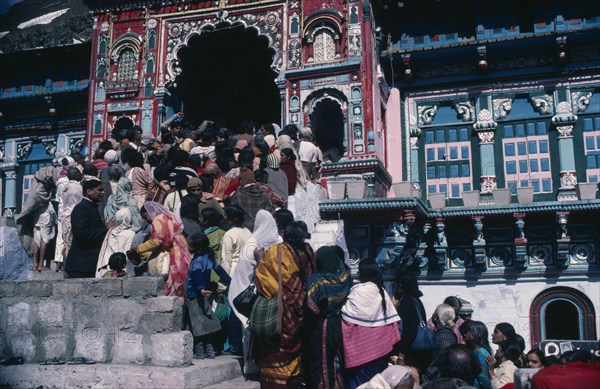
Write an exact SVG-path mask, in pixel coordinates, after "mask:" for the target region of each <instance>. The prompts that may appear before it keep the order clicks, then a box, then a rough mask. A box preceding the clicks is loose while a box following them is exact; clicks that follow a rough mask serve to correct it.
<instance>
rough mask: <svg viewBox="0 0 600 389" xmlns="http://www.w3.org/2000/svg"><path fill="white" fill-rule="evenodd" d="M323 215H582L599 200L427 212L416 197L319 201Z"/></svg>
mask: <svg viewBox="0 0 600 389" xmlns="http://www.w3.org/2000/svg"><path fill="white" fill-rule="evenodd" d="M319 209H320V211H321V212H323V213H331V212H338V213H349V212H389V211H393V210H407V209H413V210H415V211H416V212H417V214H422V215H423V216H425V217H428V218H435V217H444V218H446V217H461V216H463V217H464V216H488V215H513V214H515V213H517V214H520V213H523V214H531V213H544V212H585V211H598V210H600V200H578V201H545V202H538V203H531V204H510V205H483V206H479V207H446V208H444V209H439V210H436V209H430V208H427V207H426V206H425V204H424V203H423V201H422V200H421V199H418V198H372V199H344V200H324V201H321V202H319Z"/></svg>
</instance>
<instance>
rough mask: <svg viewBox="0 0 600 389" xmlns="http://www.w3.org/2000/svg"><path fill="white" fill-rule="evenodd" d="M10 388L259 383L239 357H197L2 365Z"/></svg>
mask: <svg viewBox="0 0 600 389" xmlns="http://www.w3.org/2000/svg"><path fill="white" fill-rule="evenodd" d="M4 385H6V387H10V388H15V389H16V388H35V387H40V386H43V387H44V388H131V389H134V388H140V389H141V388H144V389H145V388H165V389H171V388H221V389H225V388H232V389H235V388H238V389H250V388H252V389H254V388H259V387H260V384H259V383H258V382H253V381H245V380H244V378H243V377H242V370H241V368H240V363H239V361H238V359H237V358H233V357H229V356H223V357H217V358H216V359H213V360H208V359H207V360H201V361H198V360H194V361H193V364H192V365H191V366H184V367H163V366H151V365H135V364H114V363H97V364H94V365H66V364H65V365H51V366H43V365H39V364H24V365H17V366H0V386H3V387H4Z"/></svg>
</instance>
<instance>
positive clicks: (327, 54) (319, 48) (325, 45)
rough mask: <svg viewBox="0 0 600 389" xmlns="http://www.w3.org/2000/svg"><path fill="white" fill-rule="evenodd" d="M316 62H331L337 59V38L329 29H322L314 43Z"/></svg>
mask: <svg viewBox="0 0 600 389" xmlns="http://www.w3.org/2000/svg"><path fill="white" fill-rule="evenodd" d="M313 53H314V59H315V62H329V61H333V60H334V59H335V40H334V39H333V35H331V33H330V32H329V31H320V32H318V33H317V34H316V36H315V41H314V44H313Z"/></svg>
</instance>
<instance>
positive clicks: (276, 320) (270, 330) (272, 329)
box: [249, 244, 283, 336]
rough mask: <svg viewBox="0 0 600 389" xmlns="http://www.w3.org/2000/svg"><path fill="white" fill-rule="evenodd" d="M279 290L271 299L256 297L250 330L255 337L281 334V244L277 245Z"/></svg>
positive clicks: (251, 314)
mask: <svg viewBox="0 0 600 389" xmlns="http://www.w3.org/2000/svg"><path fill="white" fill-rule="evenodd" d="M277 262H278V272H277V281H278V283H279V289H278V290H277V293H275V295H273V297H271V298H270V299H267V298H264V297H263V296H261V295H260V294H259V295H258V296H257V297H256V301H255V303H254V307H252V312H251V313H250V321H249V328H250V331H251V332H252V334H253V335H257V336H273V335H277V334H280V333H281V319H282V313H283V312H282V302H281V299H282V294H281V244H278V245H277Z"/></svg>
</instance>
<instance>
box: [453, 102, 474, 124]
mask: <svg viewBox="0 0 600 389" xmlns="http://www.w3.org/2000/svg"><path fill="white" fill-rule="evenodd" d="M454 109H455V110H456V113H458V115H459V116H460V117H461V119H462V121H463V122H470V121H471V120H473V117H474V116H475V108H474V107H473V104H472V103H471V102H470V101H459V102H457V103H455V104H454Z"/></svg>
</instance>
